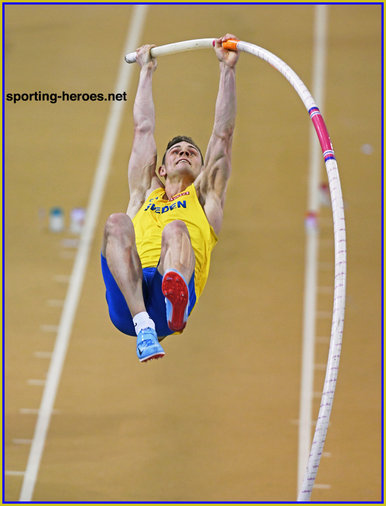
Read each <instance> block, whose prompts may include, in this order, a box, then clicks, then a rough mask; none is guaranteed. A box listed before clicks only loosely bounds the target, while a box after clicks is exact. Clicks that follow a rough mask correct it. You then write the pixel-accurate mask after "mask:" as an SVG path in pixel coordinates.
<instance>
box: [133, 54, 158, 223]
mask: <svg viewBox="0 0 386 506" xmlns="http://www.w3.org/2000/svg"><path fill="white" fill-rule="evenodd" d="M152 47H154V46H151V45H146V46H142V47H140V48H139V49H138V50H137V63H138V64H139V65H140V66H141V72H140V76H139V83H138V89H137V94H136V97H135V101H134V109H133V118H134V139H133V146H132V151H131V155H130V160H129V168H128V178H129V190H130V202H129V206H128V209H127V214H128V215H129V216H130V217H131V218H133V217H134V215H135V214H136V212H137V211H138V209H139V208H140V206H141V205H142V203H143V202H144V200H145V198H146V193H147V191H148V190H149V189H151V188H152V187H153V186H154V188H156V187H157V186H159V184H158V183H157V182H158V178H157V176H156V172H155V168H156V163H157V148H156V144H155V139H154V129H155V112H154V102H153V93H152V81H153V73H154V71H155V69H156V68H157V62H156V60H154V59H153V58H152V57H151V56H150V49H151V48H152Z"/></svg>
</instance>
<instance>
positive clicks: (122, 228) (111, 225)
mask: <svg viewBox="0 0 386 506" xmlns="http://www.w3.org/2000/svg"><path fill="white" fill-rule="evenodd" d="M132 230H134V227H133V224H132V222H131V219H130V218H129V217H128V216H127V214H125V213H114V214H111V215H110V216H109V217H108V218H107V221H106V225H105V233H106V235H108V236H109V235H114V236H119V235H121V234H124V235H127V234H128V233H130V232H131V231H132Z"/></svg>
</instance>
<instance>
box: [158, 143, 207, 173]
mask: <svg viewBox="0 0 386 506" xmlns="http://www.w3.org/2000/svg"><path fill="white" fill-rule="evenodd" d="M201 167H202V160H201V154H200V152H199V150H198V149H197V148H196V147H195V146H194V145H193V144H190V143H189V142H185V141H181V142H179V143H178V144H174V146H172V147H171V148H170V149H169V150H168V151H167V152H166V156H165V163H164V165H163V166H162V167H161V169H160V175H161V176H164V177H167V176H171V175H172V174H180V173H181V174H182V173H189V174H191V175H192V178H193V180H194V179H196V177H197V176H198V175H199V174H200V172H201Z"/></svg>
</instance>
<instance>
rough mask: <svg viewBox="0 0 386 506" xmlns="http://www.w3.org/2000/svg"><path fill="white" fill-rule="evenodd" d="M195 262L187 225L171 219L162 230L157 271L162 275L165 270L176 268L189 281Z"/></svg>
mask: <svg viewBox="0 0 386 506" xmlns="http://www.w3.org/2000/svg"><path fill="white" fill-rule="evenodd" d="M195 262H196V259H195V256H194V251H193V248H192V244H191V242H190V236H189V231H188V228H187V226H186V225H185V223H184V222H183V221H180V220H175V221H172V222H171V223H169V224H168V225H166V227H165V228H164V230H163V232H162V248H161V259H160V263H159V266H158V270H159V272H160V273H161V274H162V275H164V274H165V272H166V271H167V270H169V269H176V270H177V271H179V272H180V273H181V274H182V275H183V277H184V278H185V280H186V282H187V283H189V281H190V278H191V277H192V274H193V271H194V266H195Z"/></svg>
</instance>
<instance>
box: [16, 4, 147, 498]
mask: <svg viewBox="0 0 386 506" xmlns="http://www.w3.org/2000/svg"><path fill="white" fill-rule="evenodd" d="M146 10H147V6H136V7H135V8H134V13H133V17H132V19H131V23H130V25H129V29H128V34H127V39H126V42H125V47H127V46H135V47H136V46H137V45H138V41H139V37H140V35H141V32H142V26H143V25H144V22H145V17H146ZM130 70H131V69H129V68H128V67H127V65H125V64H122V65H121V68H120V71H119V75H118V79H117V83H116V87H115V92H116V93H121V92H122V91H123V90H126V89H127V87H128V83H129V80H130V75H131V72H130ZM123 105H124V102H118V101H117V102H112V106H111V109H110V114H109V119H108V123H107V126H106V130H105V134H104V138H103V143H102V147H101V151H100V154H99V160H98V165H97V168H96V171H95V178H94V183H93V187H92V189H91V193H90V197H89V202H88V205H87V214H86V221H85V224H84V227H83V231H82V235H81V237H80V244H79V249H78V252H77V256H76V259H75V263H74V267H73V270H72V274H71V278H70V284H69V287H68V291H67V295H66V299H65V301H64V307H63V312H62V315H61V319H60V323H59V328H58V334H57V336H56V341H55V346H54V351H53V354H52V358H51V362H50V366H49V370H48V374H47V381H46V384H45V388H44V392H43V397H42V401H41V404H40V408H39V413H38V418H37V422H36V426H35V432H34V436H33V440H32V444H31V449H30V453H29V457H28V462H27V468H26V471H25V473H24V480H23V484H22V488H21V493H20V498H19V501H32V497H33V493H34V489H35V484H36V480H37V476H38V472H39V467H40V462H41V458H42V455H43V450H44V446H45V441H46V437H47V432H48V428H49V425H50V421H51V415H52V411H53V408H54V403H55V398H56V393H57V389H58V386H59V382H60V377H61V374H62V369H63V365H64V361H65V358H66V353H67V348H68V344H69V341H70V336H71V331H72V326H73V322H74V319H75V313H76V309H77V306H78V301H79V297H80V293H81V289H82V286H83V280H84V276H85V272H86V268H87V263H88V258H89V253H90V246H91V242H92V240H93V237H94V230H95V226H96V224H97V219H98V216H99V211H100V206H101V202H102V198H103V194H104V188H105V184H106V180H107V176H108V173H109V169H110V162H111V159H112V156H113V152H114V147H115V141H116V139H117V136H118V132H119V127H120V123H121V118H122V113H123Z"/></svg>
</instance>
